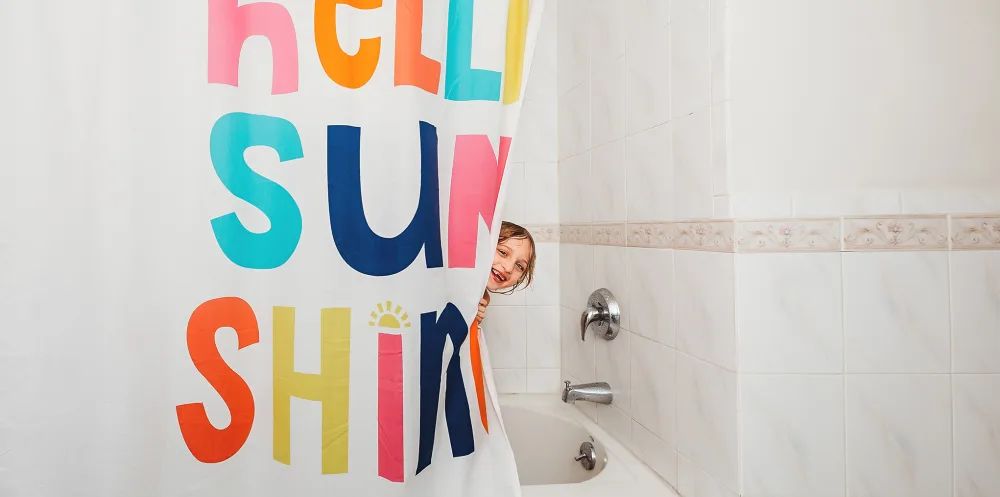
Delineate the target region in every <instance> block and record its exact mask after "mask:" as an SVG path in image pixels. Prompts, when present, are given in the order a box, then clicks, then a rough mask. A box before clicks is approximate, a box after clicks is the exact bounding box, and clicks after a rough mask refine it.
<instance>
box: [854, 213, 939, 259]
mask: <svg viewBox="0 0 1000 497" xmlns="http://www.w3.org/2000/svg"><path fill="white" fill-rule="evenodd" d="M892 249H896V250H948V217H947V216H905V217H904V216H898V217H847V218H844V250H846V251H874V250H892Z"/></svg>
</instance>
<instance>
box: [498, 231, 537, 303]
mask: <svg viewBox="0 0 1000 497" xmlns="http://www.w3.org/2000/svg"><path fill="white" fill-rule="evenodd" d="M507 240H527V241H528V245H529V246H530V247H531V255H530V256H528V262H527V264H528V265H527V267H525V268H524V272H523V273H522V274H521V277H520V278H518V279H517V281H515V282H514V286H512V287H510V289H509V290H507V291H504V292H500V293H502V294H510V293H513V292H514V290H517V289H518V288H519V287H521V285H524V286H525V287H527V286H529V285H531V281H532V280H533V279H534V278H535V239H534V238H532V237H531V232H529V231H528V230H527V229H525V228H524V227H522V226H518V225H516V224H514V223H510V222H507V221H504V222H503V223H501V224H500V239H499V240H497V244H498V245H499V244H501V243H503V242H505V241H507Z"/></svg>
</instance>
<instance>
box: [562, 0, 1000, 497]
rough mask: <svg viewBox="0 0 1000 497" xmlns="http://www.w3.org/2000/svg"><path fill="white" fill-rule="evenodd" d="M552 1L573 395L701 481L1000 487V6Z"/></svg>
mask: <svg viewBox="0 0 1000 497" xmlns="http://www.w3.org/2000/svg"><path fill="white" fill-rule="evenodd" d="M570 2H572V5H573V6H574V8H573V9H572V10H570V9H567V8H565V6H566V5H567V4H569V3H570ZM562 6H563V8H562V9H560V12H559V22H558V24H559V33H558V38H559V43H558V55H557V60H558V83H557V90H558V103H559V126H558V130H559V194H560V197H559V202H560V205H559V212H560V223H561V227H560V235H559V236H560V242H561V245H560V265H561V274H560V304H561V308H562V311H561V312H562V317H561V323H560V324H561V327H562V332H561V333H562V370H563V377H564V378H566V379H568V380H570V381H574V382H582V381H595V380H600V381H608V382H609V383H610V384H611V385H612V387H613V388H614V389H615V392H616V399H615V403H614V405H613V406H611V407H603V406H595V405H590V404H582V405H580V408H581V409H583V410H585V411H586V412H587V413H588V414H589V415H590V416H592V417H593V418H594V419H596V420H597V421H598V423H599V424H601V425H602V426H604V427H605V428H606V429H608V430H609V431H610V432H611V433H612V434H614V435H615V436H617V437H618V438H620V439H621V440H622V441H624V442H625V443H626V444H627V445H628V446H629V447H631V448H632V450H633V451H634V452H636V454H637V455H639V456H640V458H642V459H643V460H644V461H645V462H646V463H647V464H649V466H650V467H652V468H653V469H654V470H656V471H657V472H658V473H659V474H660V475H661V476H662V477H663V478H664V479H665V480H667V481H668V482H670V483H671V484H672V485H674V486H675V488H677V489H678V490H679V492H680V493H681V494H682V495H684V496H685V497H716V496H725V497H733V496H737V495H741V496H744V497H801V496H806V495H807V496H810V497H846V496H851V497H857V496H877V497H894V496H900V497H902V496H927V497H938V496H942V497H944V496H947V497H984V496H996V495H1000V476H998V473H997V472H996V471H995V468H997V467H1000V441H998V440H997V438H996V436H995V434H996V433H997V432H1000V401H998V400H996V399H997V398H998V397H997V396H996V395H995V392H997V391H1000V390H998V388H1000V359H998V357H1000V334H998V332H997V329H998V328H997V323H998V322H1000V169H998V168H997V167H995V165H996V164H997V163H998V162H1000V160H998V159H1000V148H997V145H996V144H997V143H998V142H997V141H996V139H995V137H994V136H993V135H995V134H996V133H997V132H1000V131H998V130H1000V122H998V121H1000V97H998V95H1000V93H997V92H996V88H1000V84H998V83H1000V62H998V61H1000V59H997V58H996V57H995V55H996V48H995V47H997V46H1000V42H998V41H1000V40H997V37H1000V35H998V34H997V33H1000V29H997V28H1000V10H998V9H1000V4H997V3H995V2H988V1H986V0H960V1H957V2H954V3H953V2H948V5H947V7H945V6H943V4H941V3H940V2H934V1H932V0H918V1H906V2H905V3H904V2H903V0H877V1H874V2H873V1H865V2H862V1H860V0H849V1H846V2H843V1H837V2H834V1H825V0H818V1H815V2H814V1H810V2H808V5H806V3H803V2H800V1H796V0H765V1H756V0H755V1H753V2H750V1H749V0H673V1H670V2H667V1H656V0H630V1H628V2H624V3H623V4H618V3H612V2H602V1H600V0H594V1H589V2H588V1H585V0H576V1H573V0H563V3H562ZM890 27H891V29H890ZM598 287H607V288H609V289H611V290H612V291H613V292H614V293H615V295H616V296H617V297H618V298H619V299H620V301H621V304H622V309H623V316H622V324H623V328H624V330H623V331H622V334H621V335H620V336H619V337H618V338H617V339H616V340H614V341H611V342H607V341H603V340H601V339H598V338H596V337H594V336H592V335H591V336H588V337H587V340H586V341H581V340H580V336H579V329H578V320H579V314H580V312H581V311H582V310H583V309H584V307H585V305H586V299H587V295H588V294H589V293H590V292H591V291H592V290H593V289H595V288H598ZM990 392H993V394H991V393H990Z"/></svg>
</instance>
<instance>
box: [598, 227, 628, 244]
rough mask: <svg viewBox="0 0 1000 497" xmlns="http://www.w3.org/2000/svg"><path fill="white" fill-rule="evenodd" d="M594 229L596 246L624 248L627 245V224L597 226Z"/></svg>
mask: <svg viewBox="0 0 1000 497" xmlns="http://www.w3.org/2000/svg"><path fill="white" fill-rule="evenodd" d="M592 229H593V235H592V236H593V243H594V245H610V246H613V247H624V246H625V245H626V243H627V238H628V237H627V236H626V233H627V228H626V226H625V223H617V224H595V225H594V226H593V228H592Z"/></svg>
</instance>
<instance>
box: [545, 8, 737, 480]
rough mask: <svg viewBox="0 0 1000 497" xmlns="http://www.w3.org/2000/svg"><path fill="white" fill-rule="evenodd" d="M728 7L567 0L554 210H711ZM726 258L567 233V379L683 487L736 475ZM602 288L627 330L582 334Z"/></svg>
mask: <svg viewBox="0 0 1000 497" xmlns="http://www.w3.org/2000/svg"><path fill="white" fill-rule="evenodd" d="M569 6H572V7H571V8H570V7H569ZM724 12H725V8H724V3H722V2H720V1H718V0H712V1H708V0H673V1H672V2H671V1H667V0H627V1H625V2H622V3H619V2H612V1H608V0H560V7H559V14H558V19H559V29H558V39H559V41H558V44H557V45H558V47H559V48H558V56H557V62H558V70H557V73H558V75H559V76H558V77H559V83H558V88H559V102H558V106H559V124H558V128H559V132H558V135H559V199H560V201H559V222H560V223H562V224H574V225H581V224H583V225H586V224H588V223H594V224H595V225H597V224H600V223H624V222H626V221H628V222H642V221H664V220H671V219H685V218H686V219H707V218H712V217H713V216H715V215H716V212H715V209H716V203H717V199H716V197H717V196H720V197H721V196H723V195H725V193H726V192H727V185H726V182H727V179H726V178H727V174H726V169H725V167H726V165H725V158H726V151H725V140H724V138H725V136H724V134H725V132H726V127H725V121H724V120H723V119H724V117H725V101H726V98H725V96H724V95H723V93H722V92H723V91H724V86H725V85H724V84H722V83H717V84H713V81H714V80H717V81H724V78H722V77H721V74H715V73H716V72H717V71H718V72H720V73H721V71H722V69H721V62H722V60H723V59H724V53H723V51H722V50H721V47H719V50H718V51H717V52H716V51H713V47H712V43H713V41H712V39H713V33H714V34H715V35H716V36H718V37H719V38H721V30H717V31H716V32H713V29H712V25H713V21H715V22H718V21H720V20H721V18H722V17H723V16H724ZM716 43H718V41H716ZM713 54H715V55H716V56H717V58H718V62H717V63H716V64H717V65H719V67H713ZM716 76H718V77H716ZM713 87H717V89H716V90H714V91H713ZM715 97H718V98H715ZM713 104H715V105H713ZM716 135H718V136H716ZM719 214H723V215H728V210H721V211H720V212H719ZM733 262H734V255H733V254H731V253H730V254H726V253H708V252H689V251H674V250H670V249H654V248H638V247H628V248H626V247H624V246H602V245H583V244H576V243H568V240H563V243H562V244H561V245H560V254H559V263H560V275H559V276H560V292H559V298H560V304H561V307H562V317H561V329H562V335H561V340H562V341H561V346H562V362H561V368H562V371H563V376H564V378H566V379H568V380H570V381H573V382H585V381H596V380H600V381H607V382H608V383H610V384H611V385H612V387H613V388H614V390H615V399H614V402H613V404H612V405H611V406H600V407H598V406H596V405H587V404H580V405H579V407H580V408H581V409H583V410H584V411H585V412H587V413H588V414H589V415H590V416H591V417H593V418H594V419H596V420H597V421H598V423H599V424H601V425H602V426H604V427H605V428H607V429H608V430H609V432H611V433H612V434H614V435H616V436H617V437H618V438H620V439H621V440H622V441H623V442H625V443H626V445H627V446H629V447H630V448H631V449H632V450H633V451H634V452H635V453H636V455H638V456H639V457H640V458H641V459H642V460H643V461H645V462H646V463H647V464H648V465H649V466H650V467H651V468H652V469H654V470H655V471H656V472H657V473H659V474H660V475H661V476H662V477H663V478H664V479H665V480H666V481H668V482H670V483H671V484H672V485H673V486H675V487H677V488H681V487H684V486H686V487H687V488H688V489H689V491H688V492H687V493H686V494H685V495H687V496H690V497H716V496H720V497H731V496H735V495H736V493H735V492H734V490H735V489H737V488H738V474H737V469H738V459H737V455H738V452H737V432H736V430H737V409H736V407H737V406H736V400H737V381H736V380H737V375H736V353H737V350H736V333H735V320H734V312H735V307H734V305H735V304H734V292H735V289H734V265H733ZM600 287H606V288H609V289H610V290H611V291H612V292H613V293H614V294H615V296H616V297H617V298H618V300H619V303H620V305H621V308H622V331H621V333H620V334H619V336H618V337H617V338H616V339H615V340H613V341H610V342H609V341H605V340H601V339H598V338H596V337H594V336H593V335H591V336H589V337H588V338H587V340H586V341H581V340H580V330H579V315H580V312H581V311H582V310H583V309H584V307H585V306H586V302H587V297H588V296H589V294H590V292H592V291H593V290H595V289H596V288H600Z"/></svg>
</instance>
